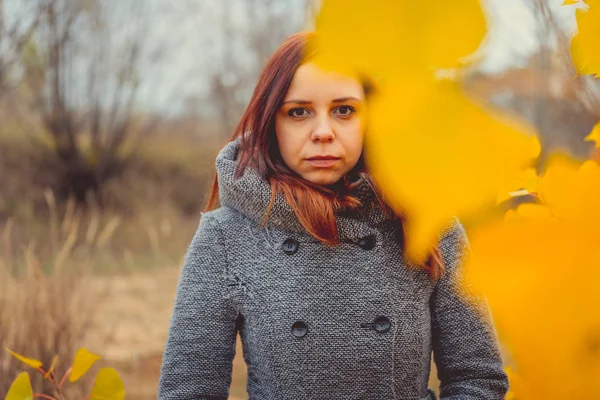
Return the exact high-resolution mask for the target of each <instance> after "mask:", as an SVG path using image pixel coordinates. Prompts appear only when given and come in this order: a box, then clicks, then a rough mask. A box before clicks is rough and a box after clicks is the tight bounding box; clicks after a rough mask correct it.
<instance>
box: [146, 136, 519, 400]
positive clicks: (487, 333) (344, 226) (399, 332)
mask: <svg viewBox="0 0 600 400" xmlns="http://www.w3.org/2000/svg"><path fill="white" fill-rule="evenodd" d="M238 149H239V139H238V140H235V141H233V142H231V143H229V144H227V145H226V146H225V147H224V148H223V149H222V150H221V152H220V153H219V155H218V157H217V173H218V181H219V185H220V202H221V207H220V208H218V209H216V210H213V211H210V212H207V213H203V215H202V216H201V218H200V224H199V227H198V229H197V231H196V234H195V235H194V237H193V239H192V241H191V244H190V246H189V248H188V251H187V254H186V257H185V263H184V265H183V268H182V271H181V276H180V279H179V283H178V287H177V294H176V298H175V304H174V310H173V316H172V319H171V323H170V328H169V333H168V338H167V341H166V346H165V350H164V355H163V361H162V367H161V373H160V381H159V388H158V398H159V399H161V400H184V399H226V398H227V397H228V394H229V387H230V384H231V370H232V359H233V357H234V355H235V343H236V335H237V334H238V333H239V334H240V337H241V341H242V345H243V357H244V360H245V362H246V364H247V367H248V383H247V391H248V394H249V398H250V400H308V399H311V400H325V399H339V400H342V399H343V400H349V399H364V400H368V399H372V400H388V399H389V400H391V399H398V400H400V399H405V400H408V399H410V400H426V399H429V400H433V399H435V395H434V393H433V391H431V390H430V389H428V378H429V372H430V364H431V362H430V360H431V354H432V352H433V356H434V359H435V362H436V364H437V368H438V377H439V379H440V381H441V398H442V399H456V400H458V399H461V400H468V399H482V400H483V399H485V400H494V399H503V398H504V394H505V393H506V391H507V386H508V384H507V377H506V375H505V373H504V371H503V366H502V361H501V358H500V353H499V349H498V343H497V338H496V332H495V329H494V326H493V324H492V323H491V320H490V316H489V311H488V308H487V306H486V303H485V301H484V299H481V298H477V297H475V296H470V297H468V299H467V298H463V297H460V296H458V294H457V291H456V289H455V286H454V285H455V283H456V281H457V279H458V278H459V277H460V267H461V259H462V256H463V255H464V254H465V251H466V250H467V249H468V243H467V240H466V237H465V233H464V230H463V229H462V227H461V225H460V224H459V223H458V221H455V222H454V224H453V225H452V226H450V228H448V229H447V230H446V231H444V232H443V234H442V235H441V237H440V244H439V245H440V250H441V253H442V256H443V259H444V262H445V265H446V274H445V275H444V276H443V278H441V279H440V280H438V281H437V282H434V281H432V280H430V279H429V277H428V275H427V272H426V271H424V270H422V269H418V268H415V267H411V266H409V265H408V264H407V262H406V261H405V260H404V258H403V256H402V248H401V245H400V244H399V243H398V241H397V240H395V236H396V235H395V234H396V232H395V231H394V229H395V228H394V227H393V225H392V224H391V220H390V219H388V218H386V216H385V214H384V213H383V211H382V210H381V208H380V207H377V206H376V202H373V201H372V200H373V199H374V194H373V193H372V191H371V189H370V187H369V186H368V184H367V183H366V182H365V181H364V179H362V178H360V179H359V180H358V181H356V183H357V188H356V189H355V190H356V193H357V196H359V198H360V199H361V200H362V201H363V202H364V203H365V206H364V207H362V208H361V209H360V210H359V211H358V212H356V213H353V214H351V215H343V214H339V215H337V216H336V222H337V226H338V230H339V235H340V239H341V243H340V244H339V245H337V246H335V247H327V246H326V245H323V244H321V243H320V242H318V241H317V240H316V239H314V238H313V237H312V236H310V235H309V234H307V233H306V232H305V231H304V230H303V228H302V226H301V225H300V223H299V221H298V219H297V218H296V216H295V215H294V213H293V211H292V209H291V208H290V206H289V205H288V204H287V202H286V201H285V199H284V198H283V196H280V195H278V196H277V197H276V200H275V204H274V208H273V210H272V213H271V217H270V219H269V222H268V223H267V225H266V228H260V227H259V222H260V221H262V218H263V216H264V213H265V210H266V207H267V204H268V203H269V200H270V186H269V185H268V184H267V182H266V181H264V180H263V179H262V178H261V177H260V176H259V175H258V173H257V172H256V171H255V170H253V169H247V170H246V172H245V174H244V176H243V177H242V178H240V179H238V180H234V179H233V174H234V168H235V160H236V156H237V153H238Z"/></svg>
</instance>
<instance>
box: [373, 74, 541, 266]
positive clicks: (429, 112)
mask: <svg viewBox="0 0 600 400" xmlns="http://www.w3.org/2000/svg"><path fill="white" fill-rule="evenodd" d="M369 110H370V111H369V115H368V118H367V121H368V127H367V132H368V134H367V135H366V137H365V142H366V143H365V149H366V157H367V160H368V161H369V165H370V169H371V171H372V173H373V175H374V177H375V178H376V180H377V181H378V183H379V186H381V189H382V192H383V194H384V196H385V197H386V198H387V200H388V201H389V203H390V205H392V207H394V208H395V209H397V210H400V211H402V212H403V213H404V214H405V215H406V216H407V222H406V229H407V242H406V245H407V248H406V256H407V258H408V259H409V260H410V261H412V262H418V263H420V262H422V261H423V260H424V259H425V258H426V256H427V255H428V254H429V251H430V249H431V246H432V244H433V243H435V240H436V238H437V236H438V233H439V232H440V231H441V230H442V229H443V228H444V226H445V225H446V224H447V223H448V220H449V219H450V218H452V216H459V217H461V216H463V215H468V214H469V213H470V212H472V211H473V210H474V209H476V208H478V207H479V206H481V205H482V204H486V203H489V202H490V201H491V202H493V201H494V199H495V197H496V195H497V193H498V192H499V189H500V188H501V187H507V186H508V185H509V182H511V181H512V180H514V177H515V176H516V175H517V174H519V173H520V172H521V171H522V170H523V169H525V168H526V167H527V166H528V165H530V164H531V161H532V160H533V159H534V158H535V157H537V155H538V154H539V150H540V147H539V142H538V141H537V139H536V138H535V135H534V134H533V132H532V131H531V130H529V131H528V127H526V126H524V125H521V124H518V123H516V122H514V121H511V122H510V123H509V120H507V119H504V118H501V117H500V116H499V115H490V114H489V113H487V112H485V111H484V110H483V109H482V108H480V107H479V106H477V105H475V104H474V103H472V102H471V101H469V99H467V97H466V96H464V95H463V93H462V91H461V89H460V86H459V85H458V84H457V83H455V82H452V81H436V80H433V79H431V80H412V79H409V78H407V79H406V80H404V81H402V82H400V83H399V84H398V86H391V87H390V86H388V87H387V88H386V90H385V91H384V92H382V93H381V95H380V96H378V97H377V98H375V99H373V101H372V102H370V104H369ZM398 110H401V111H400V112H398ZM523 132H529V134H528V135H527V134H524V133H523Z"/></svg>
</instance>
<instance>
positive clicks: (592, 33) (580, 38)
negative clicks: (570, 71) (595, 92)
mask: <svg viewBox="0 0 600 400" xmlns="http://www.w3.org/2000/svg"><path fill="white" fill-rule="evenodd" d="M587 4H588V5H589V7H588V8H587V9H583V8H579V9H577V10H576V18H577V28H578V31H577V34H576V35H575V36H574V37H573V40H572V42H571V56H572V58H573V64H574V65H575V69H576V71H577V72H578V73H579V74H582V75H587V74H593V75H598V74H600V40H599V39H598V38H600V2H598V1H589V0H588V1H587Z"/></svg>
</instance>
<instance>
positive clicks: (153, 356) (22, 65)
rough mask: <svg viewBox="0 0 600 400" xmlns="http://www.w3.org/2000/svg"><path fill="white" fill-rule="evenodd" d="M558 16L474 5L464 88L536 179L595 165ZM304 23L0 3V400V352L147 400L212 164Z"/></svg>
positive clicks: (239, 391)
mask: <svg viewBox="0 0 600 400" xmlns="http://www.w3.org/2000/svg"><path fill="white" fill-rule="evenodd" d="M562 3H563V1H562V0H560V1H559V0H547V1H546V0H495V1H492V0H490V1H489V2H486V3H485V5H486V9H487V10H488V12H489V18H490V20H489V21H490V32H489V38H488V40H487V42H486V44H485V46H484V47H483V48H482V49H481V51H480V54H479V55H478V56H477V57H478V61H477V63H476V64H475V65H474V66H473V67H471V68H470V69H469V70H468V71H466V75H465V79H464V87H465V89H466V90H467V92H468V93H470V94H471V95H472V97H473V98H474V99H475V100H476V101H478V102H480V103H481V104H485V105H487V106H490V107H493V108H497V109H502V110H505V111H508V112H509V113H512V114H514V115H515V116H518V117H521V118H524V119H526V120H528V121H529V122H530V123H531V124H533V125H534V126H535V127H536V130H537V132H538V135H539V137H540V140H541V143H542V146H543V150H542V157H541V158H540V163H543V162H544V160H545V157H546V155H547V154H548V153H549V152H552V151H555V150H564V151H568V152H570V153H572V154H573V155H575V156H576V157H579V158H588V157H593V158H597V159H600V154H598V153H595V152H594V149H593V144H592V143H591V142H585V141H584V140H583V138H584V137H585V136H587V135H588V134H589V132H590V131H591V129H592V127H593V126H594V124H595V123H596V122H597V121H598V120H600V90H599V86H598V84H597V83H595V82H594V81H593V80H592V79H588V77H578V78H574V77H575V72H574V69H573V66H572V62H571V59H570V54H569V47H570V39H571V36H572V34H573V33H574V31H575V28H576V27H575V18H574V12H575V8H576V6H561V4H562ZM318 9H319V1H314V0H312V1H311V0H170V1H167V0H120V1H116V0H0V347H1V348H2V350H1V351H2V352H1V353H0V395H3V394H4V393H6V392H7V390H8V387H9V386H10V383H11V382H12V380H13V379H14V378H15V377H16V375H17V374H18V372H20V371H22V370H23V367H22V365H21V364H20V363H18V361H16V360H13V359H12V358H10V356H9V355H8V353H6V352H4V350H3V349H4V347H8V348H10V349H12V350H14V351H16V352H17V353H21V354H24V355H26V356H29V357H33V358H37V359H40V360H42V361H43V362H44V364H45V365H49V364H50V363H51V361H52V359H53V357H54V355H56V354H58V355H59V357H60V360H62V361H63V362H62V364H59V365H58V367H57V368H58V371H64V370H65V369H66V367H67V366H68V364H69V361H70V360H71V359H72V357H73V354H74V352H75V351H76V349H77V348H79V347H80V346H85V347H86V348H88V349H89V350H90V351H92V352H95V353H97V354H100V355H102V356H103V359H102V361H101V362H100V364H105V365H106V366H112V367H114V368H116V369H117V371H118V372H119V373H120V374H121V376H122V378H123V380H124V382H125V387H126V389H127V393H128V395H127V397H128V398H129V399H150V398H156V387H157V381H158V376H159V368H160V362H161V355H162V349H163V346H164V342H165V340H166V334H167V330H168V327H169V319H170V314H171V311H172V306H173V299H174V295H175V289H176V284H177V279H178V276H179V269H180V267H181V265H182V261H183V256H184V254H185V251H186V248H187V246H188V244H189V242H190V240H191V238H192V235H193V233H194V231H195V229H196V227H197V225H198V221H199V217H200V211H201V209H202V208H203V206H204V204H205V202H206V200H207V195H208V190H209V185H210V183H211V182H212V177H213V174H214V159H215V156H216V154H217V152H218V151H219V149H220V148H221V147H222V146H223V145H224V144H225V143H226V141H227V140H228V139H229V137H230V136H231V134H232V130H233V128H234V127H235V125H236V124H237V122H238V119H239V117H240V116H241V114H242V112H243V110H244V107H245V105H246V103H247V101H248V99H249V97H250V95H251V93H252V91H253V89H254V84H255V83H256V80H257V77H258V74H259V72H260V70H261V68H262V66H263V64H264V62H265V61H266V59H267V58H268V57H269V55H270V54H271V53H272V52H273V51H274V50H275V48H276V47H277V46H278V45H279V44H280V43H281V42H282V41H283V40H284V39H285V38H286V37H287V36H288V35H290V34H292V33H294V32H297V31H300V30H303V29H310V28H311V26H312V22H311V21H312V16H313V15H314V14H315V13H316V12H318ZM61 367H63V368H61ZM245 373H246V371H245V365H244V363H243V359H242V358H241V347H239V343H238V351H237V356H236V360H235V363H234V379H233V384H232V388H231V395H232V397H231V398H232V399H244V398H247V395H246V390H245ZM31 375H32V376H33V374H31ZM36 379H37V378H36ZM34 384H35V385H37V386H36V388H35V390H36V391H37V392H43V393H48V394H50V392H49V390H50V389H49V387H44V386H43V383H42V381H41V380H36V381H34ZM86 384H87V386H86ZM432 384H435V382H432ZM84 387H88V388H89V387H90V386H89V380H88V381H84V382H82V384H81V385H80V386H76V387H74V389H73V390H72V391H73V393H79V392H78V391H80V392H81V391H82V390H83V388H84ZM81 393H83V392H81Z"/></svg>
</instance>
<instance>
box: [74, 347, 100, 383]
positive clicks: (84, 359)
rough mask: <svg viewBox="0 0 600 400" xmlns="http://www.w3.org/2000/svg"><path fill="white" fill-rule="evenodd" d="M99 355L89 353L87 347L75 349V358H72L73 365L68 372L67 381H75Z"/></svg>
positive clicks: (90, 366)
mask: <svg viewBox="0 0 600 400" xmlns="http://www.w3.org/2000/svg"><path fill="white" fill-rule="evenodd" d="M100 358H101V357H100V356H99V355H96V354H94V353H90V352H89V351H88V350H87V349H84V348H81V349H79V350H77V353H76V354H75V358H74V359H73V367H72V368H71V373H70V374H69V381H71V382H75V381H77V380H78V379H79V378H81V377H82V376H83V375H85V374H86V373H87V372H88V371H89V369H90V368H92V365H94V363H95V362H96V361H98V360H99V359H100Z"/></svg>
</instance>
